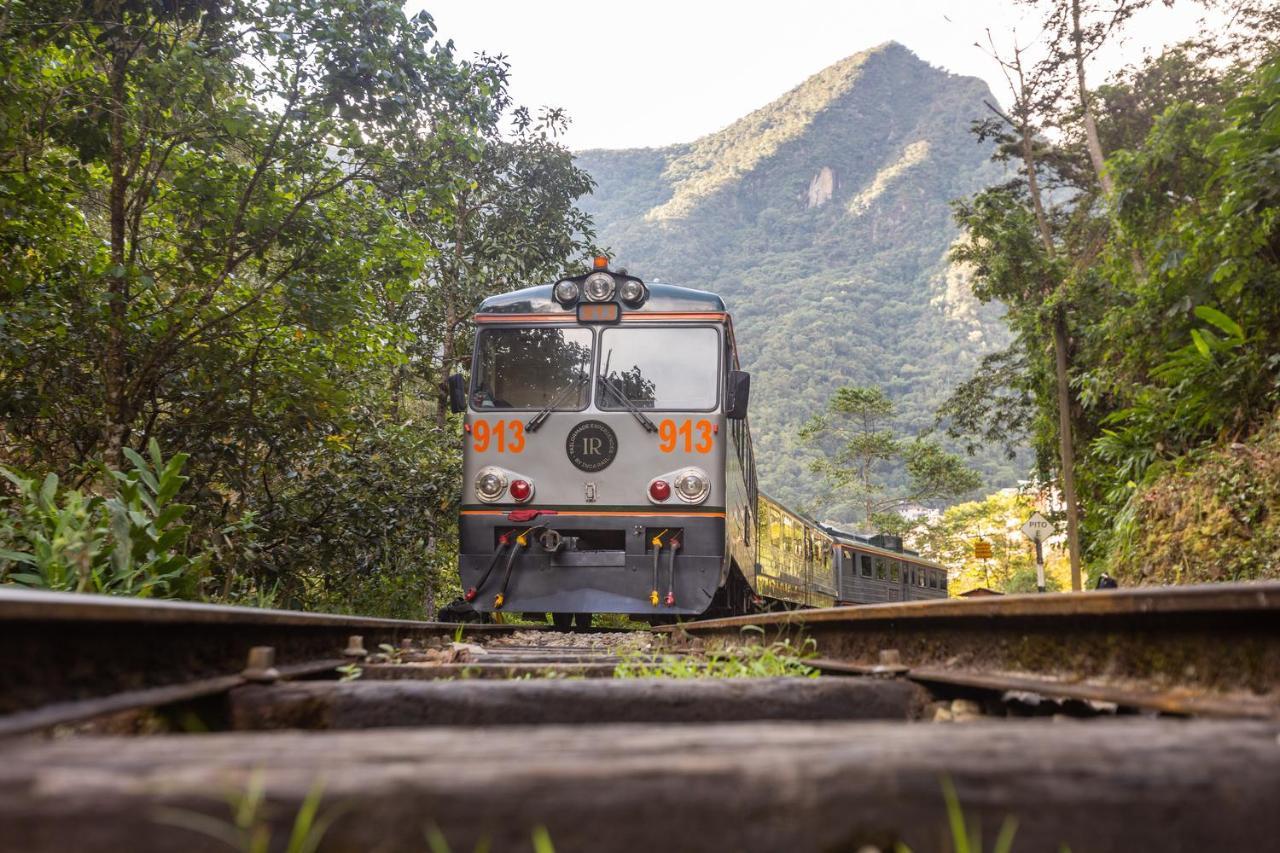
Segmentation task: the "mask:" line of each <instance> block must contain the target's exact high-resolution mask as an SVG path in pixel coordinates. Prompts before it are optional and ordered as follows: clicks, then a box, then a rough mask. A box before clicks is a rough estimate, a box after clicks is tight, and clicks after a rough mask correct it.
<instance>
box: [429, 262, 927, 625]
mask: <svg viewBox="0 0 1280 853" xmlns="http://www.w3.org/2000/svg"><path fill="white" fill-rule="evenodd" d="M474 319H475V327H476V331H475V339H474V346H473V350H472V363H471V371H470V376H469V378H468V377H467V376H464V375H463V374H455V375H452V376H450V377H449V378H448V380H447V381H446V383H445V388H446V391H447V394H448V399H449V406H450V409H451V410H452V411H453V412H455V413H459V414H462V415H463V436H462V437H463V441H464V450H463V497H462V501H461V505H460V510H459V519H458V532H459V536H458V540H459V554H458V571H459V575H460V580H461V583H462V588H463V590H464V591H465V592H464V598H465V599H466V601H467V602H468V603H469V605H470V606H471V607H472V608H474V610H475V611H478V612H479V613H481V614H492V613H496V612H503V611H506V612H519V613H536V614H546V613H550V614H551V615H552V619H553V621H554V622H555V624H556V625H558V626H560V627H568V626H570V625H573V624H577V625H584V624H589V623H590V620H591V614H594V613H621V614H627V615H629V616H631V617H633V618H635V619H637V620H640V621H650V622H663V621H672V620H674V619H676V618H687V617H693V616H702V617H708V616H728V615H740V614H746V613H752V612H758V611H761V610H766V609H777V608H785V607H824V606H837V605H846V604H867V603H873V602H884V601H903V600H914V599H926V598H941V597H945V596H946V595H947V573H946V570H945V569H944V568H943V567H942V566H940V565H938V564H936V563H932V562H930V561H928V560H926V559H924V558H922V557H921V556H920V555H919V554H916V553H914V552H912V551H910V550H908V549H905V548H904V547H903V545H902V541H901V539H898V538H896V537H892V536H883V535H882V536H861V535H857V534H854V533H849V532H844V531H840V530H837V529H835V528H832V527H829V526H826V525H823V524H820V523H818V522H817V521H815V520H813V519H810V518H807V517H805V516H804V515H802V514H800V513H797V512H794V511H792V510H789V509H787V508H786V507H785V506H783V505H782V504H781V503H779V502H778V501H776V500H774V499H772V498H770V497H769V496H767V495H765V494H762V493H761V492H760V489H759V485H758V482H757V479H756V464H755V456H754V452H753V449H752V443H751V429H750V424H749V420H748V417H747V410H748V406H749V402H750V392H751V378H750V376H749V374H748V373H746V372H745V371H743V370H742V368H741V362H740V360H739V352H738V342H737V340H736V338H735V336H734V329H733V319H732V317H731V315H730V314H729V312H728V310H727V309H726V307H725V303H724V301H723V300H722V299H721V298H720V297H719V296H718V295H716V294H714V293H710V292H707V291H702V290H695V289H692V288H685V287H678V286H675V285H670V284H662V283H657V282H654V283H653V284H647V283H645V282H644V281H643V280H642V279H640V278H638V277H636V276H634V275H631V274H629V273H628V272H627V271H626V270H622V269H618V270H613V269H610V267H609V261H608V259H607V258H603V257H600V258H596V259H595V260H594V263H593V264H592V268H591V269H590V270H588V271H586V272H584V273H582V274H580V275H576V276H570V277H566V278H563V279H560V280H559V281H557V282H555V283H553V284H545V285H537V286H533V287H527V288H523V289H520V290H515V291H512V292H509V293H503V294H499V295H496V296H491V297H489V298H488V299H486V300H484V302H483V303H482V304H481V305H480V307H479V309H478V311H477V313H476V315H475V318H474Z"/></svg>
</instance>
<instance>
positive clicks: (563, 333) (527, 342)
mask: <svg viewBox="0 0 1280 853" xmlns="http://www.w3.org/2000/svg"><path fill="white" fill-rule="evenodd" d="M590 374H591V330H590V329H583V328H564V327H561V328H541V329H482V330H481V331H480V334H479V336H478V337H477V339H476V364H475V370H474V371H472V375H471V406H472V408H475V409H542V408H545V407H546V406H551V407H552V408H553V409H563V410H569V411H577V410H581V409H585V408H586V407H587V395H588V392H589V391H590V383H589V382H588V381H587V379H588V377H589V376H590Z"/></svg>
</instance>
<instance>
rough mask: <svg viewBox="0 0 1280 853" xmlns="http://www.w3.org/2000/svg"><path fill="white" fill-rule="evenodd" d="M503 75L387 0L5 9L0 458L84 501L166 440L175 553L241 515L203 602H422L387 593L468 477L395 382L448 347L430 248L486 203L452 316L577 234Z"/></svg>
mask: <svg viewBox="0 0 1280 853" xmlns="http://www.w3.org/2000/svg"><path fill="white" fill-rule="evenodd" d="M506 74H507V68H506V65H505V63H504V62H502V61H501V60H500V59H493V58H489V57H484V56H481V57H477V58H475V59H473V60H470V61H461V60H459V59H458V58H457V57H455V56H454V54H453V50H452V46H451V45H450V44H448V43H444V42H441V41H438V40H436V38H435V27H434V24H433V22H432V21H431V19H430V17H429V16H427V15H425V14H419V15H416V16H414V17H413V18H407V17H406V16H405V14H404V13H403V11H402V9H401V4H398V3H394V2H390V0H376V1H375V2H361V3H348V2H339V0H279V2H276V0H273V2H259V0H200V2H196V1H195V0H186V1H185V2H175V3H149V2H137V0H95V2H93V3H81V2H78V0H39V1H38V2H21V3H10V4H7V5H5V7H4V10H3V12H0V377H3V382H0V457H2V458H0V462H3V463H4V464H6V465H7V466H10V467H16V468H20V469H23V470H29V471H40V472H41V473H43V472H45V471H51V472H56V473H57V474H58V475H59V477H60V479H61V481H62V482H64V483H67V484H68V485H70V486H73V487H75V488H83V489H86V490H89V491H93V490H97V489H100V488H101V487H102V486H103V483H102V479H103V474H102V467H101V465H102V463H103V462H105V463H106V464H107V466H108V467H110V468H119V467H120V459H121V457H127V455H128V452H129V451H130V450H131V449H137V448H142V447H144V446H146V445H147V444H148V443H149V442H150V440H151V439H152V438H157V439H158V440H159V441H160V444H161V445H162V446H164V447H171V448H175V449H179V450H181V451H183V452H184V453H185V454H189V457H190V458H189V459H188V461H187V464H186V469H185V470H186V471H187V474H188V476H189V481H188V482H187V483H186V484H185V485H184V486H183V496H182V497H183V500H185V501H187V502H188V503H190V504H191V505H192V506H193V507H194V509H193V510H192V512H191V513H190V515H189V516H188V520H189V521H190V523H191V525H192V528H193V537H194V538H196V539H199V540H201V541H204V540H205V539H213V540H215V541H216V540H217V537H218V535H219V534H218V531H220V530H222V529H224V528H226V527H227V525H229V524H234V523H236V522H237V521H239V520H241V519H244V518H250V517H252V518H254V519H255V538H256V542H253V543H241V546H242V547H241V546H238V547H236V548H234V549H230V548H229V549H226V550H225V552H224V553H222V554H221V555H220V557H219V559H218V560H217V561H216V565H215V566H214V567H213V571H212V573H211V576H210V578H209V581H210V582H209V583H208V584H206V585H205V586H204V587H202V589H201V591H200V592H201V594H208V595H218V596H222V597H227V596H233V595H236V594H237V593H236V592H235V591H236V590H240V589H247V588H256V589H258V590H259V591H262V590H267V591H271V590H274V591H275V594H276V595H277V597H278V599H279V600H280V601H281V602H282V603H293V604H302V603H313V604H315V603H320V604H323V605H324V606H333V605H334V604H335V603H337V604H340V605H343V606H345V603H346V602H349V601H351V600H354V596H356V595H357V594H359V593H361V591H365V590H370V589H379V588H382V586H381V585H382V584H384V583H385V584H387V588H388V589H392V587H395V588H394V589H393V590H392V591H393V592H394V593H395V595H396V596H397V598H396V603H395V604H394V606H395V607H396V608H399V609H398V610H397V612H398V613H401V614H403V615H419V614H420V612H421V611H420V610H417V611H412V613H410V611H408V610H406V609H405V608H406V607H407V606H408V605H407V604H406V602H407V601H408V600H409V598H410V595H409V593H408V592H407V587H403V588H402V586H396V584H397V583H398V581H397V580H396V579H397V578H412V579H414V581H415V582H417V581H421V580H422V579H423V575H422V574H421V571H420V567H421V566H424V565H427V564H431V565H438V563H439V562H440V560H439V556H438V555H439V554H440V553H444V552H447V551H448V550H449V547H448V543H449V541H450V540H449V538H448V537H449V536H450V535H451V531H452V524H453V522H452V508H453V502H454V500H455V499H456V498H455V497H454V493H455V489H454V488H453V486H452V484H453V483H455V482H456V477H457V461H458V459H457V457H458V447H457V442H456V438H455V437H454V436H453V435H452V434H451V432H450V430H449V429H447V428H446V427H447V424H444V423H441V422H440V421H438V420H436V419H435V418H434V417H427V415H428V414H434V411H435V409H436V398H437V392H436V390H435V388H434V387H433V386H434V380H435V377H430V378H424V377H421V376H416V375H414V368H415V367H416V366H417V363H418V362H419V361H421V360H423V359H424V358H430V357H432V354H433V353H434V350H433V349H429V348H428V349H423V347H424V346H426V347H429V346H430V342H433V341H439V340H441V338H442V335H443V333H442V332H441V328H442V327H441V320H440V314H439V303H438V302H433V301H432V299H431V291H432V289H433V288H434V287H435V286H436V282H437V281H438V275H437V271H438V270H439V269H441V268H442V266H443V265H444V263H445V260H444V256H445V251H446V248H445V247H444V246H443V244H438V243H433V241H431V240H429V239H426V236H427V235H429V234H431V235H438V234H442V233H444V232H445V231H446V230H447V229H449V228H451V227H452V226H453V225H455V224H456V222H455V219H454V217H453V216H452V214H451V209H452V207H451V206H453V205H454V202H455V201H456V200H457V199H459V198H469V199H475V198H479V199H483V202H484V203H483V207H484V211H485V213H484V216H485V217H486V223H487V224H486V226H485V229H484V230H475V231H469V232H468V233H467V235H466V239H467V241H468V242H467V245H466V249H465V251H466V252H467V253H469V254H470V255H473V256H474V257H477V258H483V259H487V260H486V261H485V263H486V264H488V265H487V266H477V268H476V269H475V273H474V279H473V281H472V282H471V283H470V284H469V285H468V287H469V289H468V290H466V292H465V293H464V294H463V295H462V296H460V297H459V298H458V299H457V300H456V312H457V315H458V316H459V317H467V316H469V314H470V311H471V310H472V309H473V308H474V304H473V303H474V302H477V301H478V300H479V299H480V298H482V297H483V296H484V295H485V294H487V293H488V292H491V291H492V290H496V289H501V288H503V287H505V286H509V285H510V283H511V282H512V281H514V280H515V279H513V278H509V277H508V276H519V275H524V274H533V273H535V272H536V273H537V274H540V275H541V274H545V271H546V270H549V269H551V268H553V267H555V268H558V267H559V266H560V265H562V264H564V263H567V262H568V260H569V256H570V255H571V254H573V253H574V252H575V251H576V249H575V248H574V246H575V245H576V242H575V241H579V240H582V239H584V238H582V237H580V236H577V235H580V234H582V233H585V230H586V229H587V227H588V223H587V222H586V220H585V219H584V218H583V217H582V215H581V214H580V213H579V212H578V211H577V210H576V208H575V207H574V201H575V200H576V199H577V198H578V196H580V195H581V194H582V193H583V192H584V191H585V187H586V184H585V183H584V179H583V177H582V176H581V173H576V172H574V171H573V169H572V159H571V157H570V155H569V154H568V152H567V151H565V150H564V149H563V147H561V146H559V145H557V144H556V143H555V141H554V139H553V138H547V137H546V136H543V137H539V136H538V134H539V132H540V131H541V128H539V127H536V126H533V127H531V126H529V124H528V123H527V122H526V121H525V120H524V119H521V118H519V116H521V115H525V114H523V113H519V112H518V111H516V110H515V109H514V107H513V105H512V104H511V101H510V97H509V96H508V94H507V92H506ZM513 113H514V114H516V116H517V121H516V125H517V131H516V134H515V136H514V137H513V138H508V137H505V136H504V135H503V134H501V133H500V132H499V129H500V128H501V127H503V126H504V123H505V122H507V121H508V120H509V119H511V118H512V115H513ZM522 123H523V128H522ZM521 128H522V129H521ZM477 164H480V165H477ZM482 167H483V168H482ZM522 192H523V193H524V194H523V195H521V193H522ZM539 193H541V194H539ZM469 215H470V214H469ZM533 259H536V265H535V263H534V260H533ZM499 264H505V266H502V267H501V269H500V270H499V272H494V270H495V269H496V268H497V266H498V265H499ZM522 264H523V265H522ZM463 333H465V329H464V330H463ZM422 342H426V343H425V344H424V343H422ZM455 361H456V359H455ZM424 400H425V401H426V402H427V403H428V404H429V406H424ZM432 561H435V562H434V563H433V562H432ZM418 595H419V598H418V606H419V607H420V605H421V601H422V597H421V589H419V591H418ZM371 597H372V596H371Z"/></svg>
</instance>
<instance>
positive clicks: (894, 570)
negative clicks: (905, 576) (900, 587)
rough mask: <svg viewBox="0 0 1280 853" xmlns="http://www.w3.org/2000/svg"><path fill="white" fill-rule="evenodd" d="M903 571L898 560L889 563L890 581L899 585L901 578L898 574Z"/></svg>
mask: <svg viewBox="0 0 1280 853" xmlns="http://www.w3.org/2000/svg"><path fill="white" fill-rule="evenodd" d="M901 569H902V564H901V563H899V562H898V561H897V560H892V561H891V562H890V563H889V580H891V581H893V582H894V583H897V582H898V578H899V574H898V573H899V572H900V571H901Z"/></svg>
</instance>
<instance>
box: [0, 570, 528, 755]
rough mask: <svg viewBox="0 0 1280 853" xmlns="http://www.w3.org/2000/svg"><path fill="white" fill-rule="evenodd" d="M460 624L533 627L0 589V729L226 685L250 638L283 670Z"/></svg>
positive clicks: (471, 632)
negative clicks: (358, 642)
mask: <svg viewBox="0 0 1280 853" xmlns="http://www.w3.org/2000/svg"><path fill="white" fill-rule="evenodd" d="M459 627H461V628H462V631H463V634H464V636H465V637H468V638H475V637H484V636H493V635H496V634H508V633H511V632H513V631H516V630H530V629H531V627H530V626H527V625H520V626H516V625H474V624H468V625H465V626H458V625H452V624H445V623H440V622H413V621H408V620H399V619H374V618H368V617H359V616H342V615H334V614H322V613H301V612H293V611H284V610H263V609H256V608H249V607H226V606H221V605H210V604H196V603H190V602H172V601H148V600H139V599H127V598H113V597H109V596H96V595H75V594H70V593H55V592H39V591H30V590H18V589H0V648H3V649H4V650H5V665H4V666H3V667H0V735H3V734H13V733H17V732H21V731H29V730H31V729H32V728H40V727H45V726H48V725H53V724H57V723H62V722H70V721H74V720H76V719H83V718H85V717H86V716H93V715H95V714H99V713H104V712H114V711H122V710H128V709H131V708H139V707H153V706H156V705H158V704H163V703H166V702H172V701H179V700H192V699H196V698H199V697H200V696H205V695H211V694H214V693H219V692H225V691H226V690H228V689H230V687H234V686H236V685H239V684H242V683H244V681H245V679H244V678H243V676H242V675H241V671H242V670H243V669H244V668H245V663H246V660H247V659H248V654H249V650H250V649H252V648H254V647H257V646H270V647H273V648H274V649H275V663H276V665H277V667H278V668H279V669H280V670H281V671H282V673H283V674H284V675H286V676H287V675H288V674H290V673H295V674H305V673H307V672H308V671H310V670H312V669H314V668H316V667H317V666H327V668H328V669H332V668H333V666H334V665H335V664H336V663H341V661H342V657H343V649H344V648H345V647H346V644H347V639H348V637H350V636H351V635H353V634H359V635H362V636H363V637H364V642H365V645H366V647H367V648H369V649H370V650H376V649H377V647H378V646H379V645H380V644H383V643H387V644H391V645H398V644H399V643H400V641H401V640H403V639H406V638H408V639H413V640H418V641H420V640H423V639H427V638H432V637H441V636H444V637H452V636H453V635H454V632H455V631H457V630H458V629H459ZM536 629H537V628H536V626H535V627H534V628H533V630H536Z"/></svg>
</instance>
